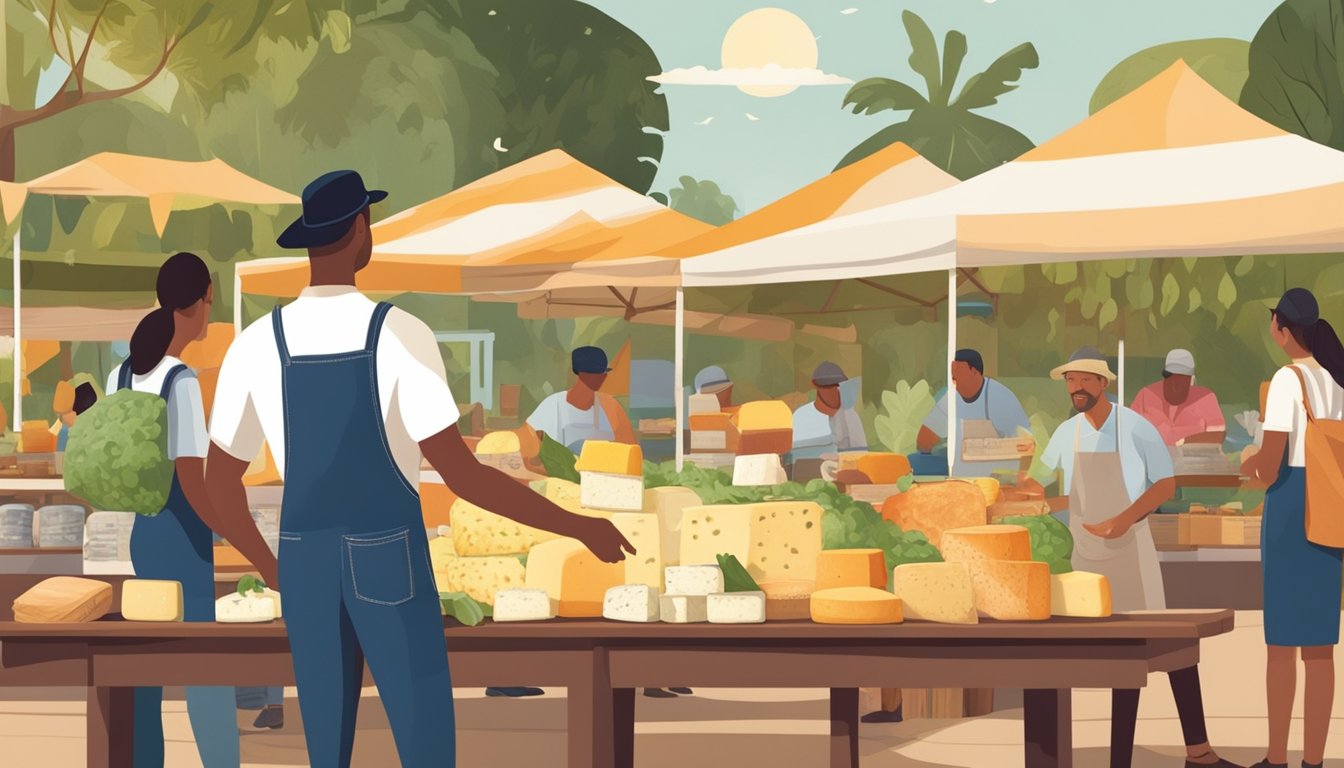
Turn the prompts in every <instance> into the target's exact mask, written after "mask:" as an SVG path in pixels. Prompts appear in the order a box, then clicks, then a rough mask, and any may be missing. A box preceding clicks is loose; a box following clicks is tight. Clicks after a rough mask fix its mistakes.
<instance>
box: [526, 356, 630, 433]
mask: <svg viewBox="0 0 1344 768" xmlns="http://www.w3.org/2000/svg"><path fill="white" fill-rule="evenodd" d="M570 368H571V369H572V370H573V371H574V375H575V376H576V377H577V379H578V380H577V381H575V382H574V386H573V387H571V388H570V389H568V390H566V391H564V392H556V393H555V394H553V395H551V396H549V397H547V398H546V399H545V400H542V401H541V404H540V405H538V406H537V409H536V410H535V411H533V412H532V415H531V416H528V417H527V424H528V426H530V427H532V428H533V429H535V430H536V431H538V432H541V433H544V434H546V435H549V436H550V438H551V439H552V440H554V441H556V442H558V443H560V444H561V445H563V446H565V447H566V448H568V449H569V450H571V451H573V452H574V453H576V454H577V453H579V452H580V451H582V450H583V444H584V442H585V441H588V440H608V441H611V440H614V441H616V442H618V443H631V444H633V443H634V442H635V432H634V429H633V428H632V427H631V425H630V419H629V417H628V416H626V415H625V411H624V410H622V409H621V406H620V404H619V403H617V402H616V399H615V398H613V397H611V396H610V395H607V394H604V393H603V392H602V386H603V385H604V384H606V381H607V374H608V373H610V372H611V368H609V367H607V353H606V352H603V351H602V350H601V349H599V348H598V347H578V348H577V349H575V350H574V351H573V352H571V353H570Z"/></svg>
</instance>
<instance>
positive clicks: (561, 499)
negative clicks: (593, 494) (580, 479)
mask: <svg viewBox="0 0 1344 768" xmlns="http://www.w3.org/2000/svg"><path fill="white" fill-rule="evenodd" d="M531 488H532V490H534V491H536V492H537V493H539V494H541V495H542V496H545V497H546V500H547V501H549V502H551V503H552V504H554V505H556V506H557V507H560V508H561V509H564V510H568V511H570V512H578V511H579V507H581V506H582V502H581V501H580V493H579V484H578V483H572V482H570V481H568V480H561V479H560V478H558V477H548V478H546V479H545V480H535V481H533V482H532V484H531Z"/></svg>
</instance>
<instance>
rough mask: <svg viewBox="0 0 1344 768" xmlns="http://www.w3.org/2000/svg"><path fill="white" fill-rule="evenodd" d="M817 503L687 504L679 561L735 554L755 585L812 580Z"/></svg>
mask: <svg viewBox="0 0 1344 768" xmlns="http://www.w3.org/2000/svg"><path fill="white" fill-rule="evenodd" d="M821 517H822V509H821V507H820V506H818V505H817V504H815V503H814V502H810V501H767V502H761V503H758V504H719V505H712V506H700V507H690V508H687V509H685V510H684V512H683V516H682V519H681V547H680V552H679V553H678V556H679V558H680V563H681V565H712V564H715V563H717V562H718V556H719V555H722V554H729V555H733V556H735V557H736V558H737V559H738V561H739V562H740V563H742V564H743V565H744V566H746V569H747V572H748V573H750V574H751V577H752V578H753V579H755V580H756V583H757V584H760V583H762V582H772V581H796V580H802V581H812V582H815V581H816V580H817V557H818V556H819V555H820V554H821Z"/></svg>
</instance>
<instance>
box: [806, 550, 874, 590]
mask: <svg viewBox="0 0 1344 768" xmlns="http://www.w3.org/2000/svg"><path fill="white" fill-rule="evenodd" d="M835 587H877V588H878V589H886V587H887V558H886V556H885V555H884V554H883V553H882V550H880V549H829V550H826V551H825V552H822V553H821V554H820V555H818V556H817V589H833V588H835Z"/></svg>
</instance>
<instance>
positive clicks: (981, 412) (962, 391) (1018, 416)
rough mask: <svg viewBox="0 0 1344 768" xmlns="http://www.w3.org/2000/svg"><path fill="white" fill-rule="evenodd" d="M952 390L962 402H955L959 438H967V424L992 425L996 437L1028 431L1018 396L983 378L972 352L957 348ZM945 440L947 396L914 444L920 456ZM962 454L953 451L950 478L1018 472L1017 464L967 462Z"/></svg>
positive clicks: (982, 365) (982, 366) (980, 363)
mask: <svg viewBox="0 0 1344 768" xmlns="http://www.w3.org/2000/svg"><path fill="white" fill-rule="evenodd" d="M952 388H953V389H954V390H956V393H957V396H958V397H960V398H961V402H959V403H957V419H958V420H959V421H960V423H961V424H962V428H961V429H960V430H959V434H960V435H961V437H966V425H967V423H968V422H987V423H988V424H991V425H993V430H994V433H995V434H996V435H997V436H999V437H1016V436H1017V430H1018V429H1030V428H1031V421H1030V420H1029V419H1028V418H1027V413H1026V411H1024V410H1022V403H1021V402H1019V401H1018V399H1017V395H1014V394H1013V393H1012V390H1010V389H1008V388H1007V387H1005V386H1004V385H1003V384H1002V383H1000V382H997V381H995V380H993V379H991V378H989V377H988V376H986V375H985V361H984V358H983V357H981V356H980V353H979V352H977V351H975V350H974V349H959V350H957V354H956V355H955V356H954V358H953V362H952ZM946 438H947V393H946V392H945V393H943V396H942V397H941V398H939V399H938V403H937V404H936V405H934V407H933V410H932V411H931V412H930V413H929V416H928V418H927V419H925V420H924V426H922V427H920V429H919V437H918V438H917V444H918V446H919V450H920V452H921V453H929V452H930V451H932V450H933V447H934V446H935V445H937V444H938V442H939V441H940V440H944V439H946ZM963 453H964V452H963V451H961V450H958V451H957V452H956V463H955V464H954V465H953V466H952V473H951V474H952V476H953V477H989V476H991V475H992V474H993V473H994V471H995V470H1000V471H1005V472H1013V473H1016V472H1017V470H1018V462H1016V461H966V459H965V458H964V457H963Z"/></svg>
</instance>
